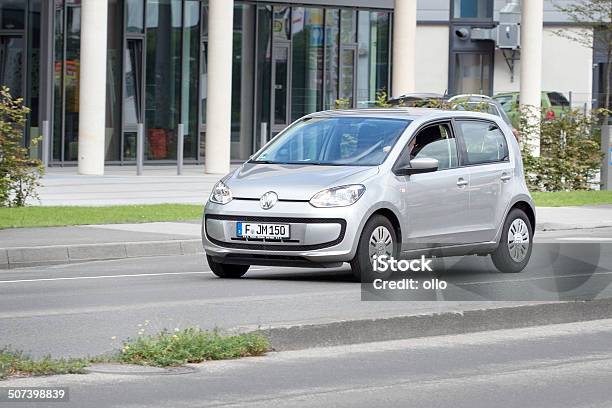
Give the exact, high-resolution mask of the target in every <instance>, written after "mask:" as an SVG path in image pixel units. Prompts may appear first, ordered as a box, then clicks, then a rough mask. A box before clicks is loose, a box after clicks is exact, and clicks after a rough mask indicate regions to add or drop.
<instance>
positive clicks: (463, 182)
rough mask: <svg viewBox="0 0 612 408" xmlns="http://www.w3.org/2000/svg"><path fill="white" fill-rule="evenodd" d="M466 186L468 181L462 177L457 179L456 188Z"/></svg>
mask: <svg viewBox="0 0 612 408" xmlns="http://www.w3.org/2000/svg"><path fill="white" fill-rule="evenodd" d="M467 185H468V181H467V180H466V179H464V178H463V177H459V180H457V186H458V187H465V186H467Z"/></svg>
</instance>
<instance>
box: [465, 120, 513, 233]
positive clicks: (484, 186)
mask: <svg viewBox="0 0 612 408" xmlns="http://www.w3.org/2000/svg"><path fill="white" fill-rule="evenodd" d="M455 129H456V130H457V137H458V139H459V146H460V149H461V152H462V154H461V158H462V162H461V164H462V166H465V169H466V170H468V172H469V179H470V184H469V186H468V188H467V191H468V192H469V206H468V208H469V210H468V215H467V217H466V224H467V225H466V228H467V231H469V235H470V237H469V239H470V240H472V241H473V242H489V241H492V240H494V238H495V234H496V232H497V229H498V227H499V226H500V223H502V222H503V216H504V213H505V210H506V208H507V205H508V204H509V201H510V199H511V196H512V191H513V189H514V182H515V181H514V176H513V175H514V168H513V166H512V164H511V162H510V160H509V150H508V144H507V140H506V137H505V136H504V133H503V132H502V130H501V129H500V128H499V126H497V124H496V123H495V122H493V121H488V120H480V119H461V120H459V119H457V120H456V121H455Z"/></svg>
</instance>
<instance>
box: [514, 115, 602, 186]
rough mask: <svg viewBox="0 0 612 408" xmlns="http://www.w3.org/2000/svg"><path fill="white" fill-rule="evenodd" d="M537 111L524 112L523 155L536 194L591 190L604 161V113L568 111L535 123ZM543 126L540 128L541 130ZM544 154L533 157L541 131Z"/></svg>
mask: <svg viewBox="0 0 612 408" xmlns="http://www.w3.org/2000/svg"><path fill="white" fill-rule="evenodd" d="M532 112H533V110H530V109H529V108H526V109H521V114H520V129H521V152H522V156H523V164H524V166H525V176H526V178H527V183H528V185H529V188H530V189H531V190H534V191H568V190H588V189H590V187H591V181H592V180H593V178H594V177H595V176H596V174H597V172H598V171H599V168H600V165H601V159H602V153H601V150H600V132H601V129H600V127H599V126H598V123H599V122H600V118H601V115H602V114H603V113H605V112H603V111H597V110H596V111H592V112H590V113H587V114H584V113H582V112H580V111H579V110H568V111H567V112H564V114H563V115H561V116H556V117H554V118H546V117H542V118H541V119H540V121H539V122H538V121H534V114H533V113H532ZM538 125H539V126H538ZM538 130H539V134H540V145H539V146H540V154H539V156H536V155H534V154H533V146H534V143H535V141H534V140H535V137H536V135H537V133H538V132H537V131H538Z"/></svg>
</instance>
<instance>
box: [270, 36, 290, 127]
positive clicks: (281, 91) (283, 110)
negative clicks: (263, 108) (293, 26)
mask: <svg viewBox="0 0 612 408" xmlns="http://www.w3.org/2000/svg"><path fill="white" fill-rule="evenodd" d="M288 65H289V47H288V46H286V45H285V46H278V47H274V68H273V69H274V71H273V73H274V75H273V76H274V124H275V125H286V124H287V82H288V81H287V79H288V78H287V76H288V74H289V70H288Z"/></svg>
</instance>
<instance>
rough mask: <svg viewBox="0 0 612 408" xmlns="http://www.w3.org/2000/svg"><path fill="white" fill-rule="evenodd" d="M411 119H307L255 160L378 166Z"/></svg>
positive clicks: (259, 161)
mask: <svg viewBox="0 0 612 408" xmlns="http://www.w3.org/2000/svg"><path fill="white" fill-rule="evenodd" d="M410 122H411V121H410V120H408V119H387V118H364V117H331V118H316V117H315V118H307V119H304V120H302V121H300V122H298V123H296V124H295V125H293V126H291V127H290V128H289V129H287V130H286V131H285V132H283V133H282V134H280V135H279V136H278V137H277V138H275V139H274V141H273V142H272V143H271V144H270V145H269V146H268V147H267V148H266V149H265V150H263V151H262V152H261V153H260V154H258V155H257V156H256V157H254V158H253V159H251V161H250V162H251V163H274V164H312V165H317V164H318V165H332V166H341V165H351V166H377V165H379V164H381V163H382V162H383V161H384V160H385V158H386V157H387V155H388V154H389V152H390V151H391V149H392V148H393V145H395V142H396V141H397V139H398V138H399V137H400V135H401V134H402V132H403V131H404V129H406V127H407V126H408V125H409V124H410Z"/></svg>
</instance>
